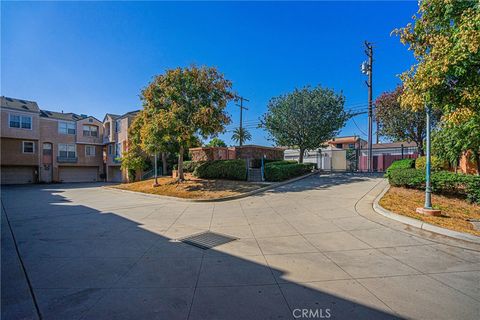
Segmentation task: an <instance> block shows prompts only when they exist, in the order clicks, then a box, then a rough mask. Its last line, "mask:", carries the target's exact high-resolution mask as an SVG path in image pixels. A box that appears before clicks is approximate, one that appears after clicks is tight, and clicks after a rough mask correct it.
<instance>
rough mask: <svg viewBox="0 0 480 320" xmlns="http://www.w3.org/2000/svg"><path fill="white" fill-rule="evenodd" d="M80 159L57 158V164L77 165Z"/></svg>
mask: <svg viewBox="0 0 480 320" xmlns="http://www.w3.org/2000/svg"><path fill="white" fill-rule="evenodd" d="M77 161H78V158H77V157H75V158H70V157H57V162H59V163H77Z"/></svg>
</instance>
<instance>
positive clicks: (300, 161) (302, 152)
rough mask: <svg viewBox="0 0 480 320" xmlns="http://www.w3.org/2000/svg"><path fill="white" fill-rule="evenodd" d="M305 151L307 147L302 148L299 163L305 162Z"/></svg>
mask: <svg viewBox="0 0 480 320" xmlns="http://www.w3.org/2000/svg"><path fill="white" fill-rule="evenodd" d="M304 153H305V149H302V148H300V156H299V157H298V163H303V154H304Z"/></svg>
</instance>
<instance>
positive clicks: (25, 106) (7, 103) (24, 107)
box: [1, 96, 40, 112]
mask: <svg viewBox="0 0 480 320" xmlns="http://www.w3.org/2000/svg"><path fill="white" fill-rule="evenodd" d="M1 107H2V108H9V109H15V110H19V111H29V112H39V111H40V108H39V107H38V104H37V103H36V102H35V101H28V100H22V99H15V98H9V97H4V96H2V97H1Z"/></svg>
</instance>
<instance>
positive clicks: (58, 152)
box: [57, 143, 78, 158]
mask: <svg viewBox="0 0 480 320" xmlns="http://www.w3.org/2000/svg"><path fill="white" fill-rule="evenodd" d="M61 145H65V146H67V151H66V152H67V157H66V158H68V146H74V147H75V157H74V158H77V157H78V153H77V145H76V144H75V143H59V144H58V146H57V149H58V150H57V156H59V157H61V156H60V146H61Z"/></svg>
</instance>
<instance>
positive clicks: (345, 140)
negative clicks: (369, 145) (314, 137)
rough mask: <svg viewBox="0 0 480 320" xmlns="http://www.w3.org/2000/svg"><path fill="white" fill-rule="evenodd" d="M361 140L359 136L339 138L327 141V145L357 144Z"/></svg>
mask: <svg viewBox="0 0 480 320" xmlns="http://www.w3.org/2000/svg"><path fill="white" fill-rule="evenodd" d="M359 140H362V139H360V137H359V136H349V137H337V138H333V139H332V140H329V141H327V143H355V142H357V141H359Z"/></svg>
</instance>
